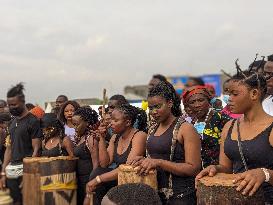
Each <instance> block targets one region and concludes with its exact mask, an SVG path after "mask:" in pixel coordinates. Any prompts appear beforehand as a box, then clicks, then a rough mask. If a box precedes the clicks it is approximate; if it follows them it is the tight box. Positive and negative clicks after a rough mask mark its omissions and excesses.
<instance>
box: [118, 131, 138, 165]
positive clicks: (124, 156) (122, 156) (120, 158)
mask: <svg viewBox="0 0 273 205" xmlns="http://www.w3.org/2000/svg"><path fill="white" fill-rule="evenodd" d="M138 132H139V130H137V131H135V133H134V135H133V137H132V139H131V141H130V144H129V146H128V148H127V150H126V151H125V152H123V153H122V154H118V141H119V139H120V136H119V135H117V136H116V139H115V142H114V158H113V163H115V165H116V166H117V167H118V166H119V165H121V164H126V162H127V159H128V156H129V154H130V152H131V149H132V141H133V139H134V137H135V135H136V133H138Z"/></svg>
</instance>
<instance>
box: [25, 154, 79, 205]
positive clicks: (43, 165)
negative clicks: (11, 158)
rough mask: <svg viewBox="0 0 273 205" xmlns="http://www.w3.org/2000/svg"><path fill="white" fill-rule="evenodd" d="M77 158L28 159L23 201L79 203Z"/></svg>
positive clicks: (31, 204) (58, 204)
mask: <svg viewBox="0 0 273 205" xmlns="http://www.w3.org/2000/svg"><path fill="white" fill-rule="evenodd" d="M76 160H77V159H76V158H71V157H64V156H61V157H50V158H46V157H36V158H25V159H24V160H23V163H24V172H23V203H24V204H27V205H47V204H48V205H49V204H50V205H76V203H77V178H76V172H75V170H76Z"/></svg>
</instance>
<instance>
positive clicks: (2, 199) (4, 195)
mask: <svg viewBox="0 0 273 205" xmlns="http://www.w3.org/2000/svg"><path fill="white" fill-rule="evenodd" d="M12 204H13V200H12V198H11V197H10V195H9V190H8V189H6V190H5V191H2V190H0V205H12Z"/></svg>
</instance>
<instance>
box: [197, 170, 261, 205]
mask: <svg viewBox="0 0 273 205" xmlns="http://www.w3.org/2000/svg"><path fill="white" fill-rule="evenodd" d="M234 179H235V175H234V174H224V173H218V174H216V175H215V176H214V177H209V176H206V177H203V178H201V179H200V180H199V181H198V182H197V204H198V205H234V204H238V205H249V204H251V205H263V204H264V197H263V193H262V191H261V190H259V191H258V192H257V193H256V194H255V195H254V196H252V197H249V196H244V195H242V193H241V192H238V191H236V187H237V186H236V185H235V184H234V183H233V180H234Z"/></svg>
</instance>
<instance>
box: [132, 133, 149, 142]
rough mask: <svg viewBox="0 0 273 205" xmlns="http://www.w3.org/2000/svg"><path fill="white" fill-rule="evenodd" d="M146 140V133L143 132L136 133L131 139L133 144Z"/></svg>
mask: <svg viewBox="0 0 273 205" xmlns="http://www.w3.org/2000/svg"><path fill="white" fill-rule="evenodd" d="M146 139H147V133H145V132H143V131H138V132H137V133H136V134H135V136H134V138H133V142H139V141H143V140H146Z"/></svg>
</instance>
